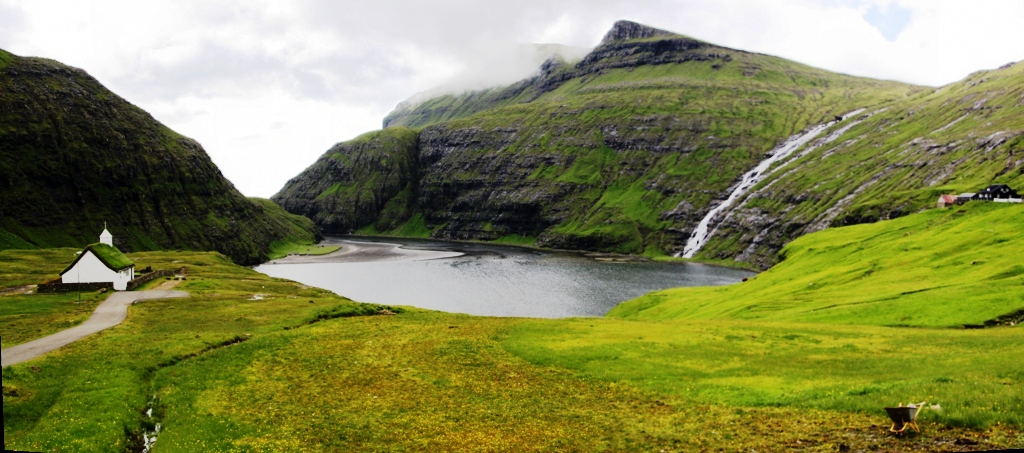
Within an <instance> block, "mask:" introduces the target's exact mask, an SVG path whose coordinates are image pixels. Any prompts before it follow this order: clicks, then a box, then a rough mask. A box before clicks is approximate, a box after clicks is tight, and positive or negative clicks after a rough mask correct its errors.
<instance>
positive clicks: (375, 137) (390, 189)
mask: <svg viewBox="0 0 1024 453" xmlns="http://www.w3.org/2000/svg"><path fill="white" fill-rule="evenodd" d="M418 157H419V151H418V136H417V133H416V132H415V131H413V130H412V129H408V128H404V127H395V128H389V129H385V130H383V131H377V132H370V133H367V134H363V135H361V136H359V137H357V138H355V139H353V140H351V141H348V142H345V143H339V144H337V145H335V146H334V147H332V148H331V149H330V150H329V151H328V152H327V153H325V154H324V155H323V156H321V157H320V159H318V160H317V161H316V162H315V163H314V164H313V165H311V166H310V167H309V168H307V169H306V170H305V171H303V173H302V175H300V176H298V177H296V178H294V179H292V180H291V181H289V182H288V184H286V185H285V187H284V189H282V190H281V191H280V192H278V193H277V194H276V195H274V197H273V200H274V201H275V202H277V203H278V204H280V205H281V206H282V207H284V208H285V209H286V210H288V211H289V212H292V213H295V214H299V215H304V216H306V217H308V218H311V219H313V221H315V222H316V224H317V226H318V227H319V228H321V229H322V230H324V231H329V232H346V233H348V232H352V231H353V230H355V229H358V228H361V227H365V226H367V225H371V224H373V225H376V227H377V228H378V229H379V230H381V231H387V230H391V229H394V228H395V227H396V226H398V225H400V224H402V223H404V222H406V221H407V220H409V218H410V217H412V215H413V208H414V203H415V201H416V193H415V188H416V181H417V179H418V178H417V172H418V169H417V159H418Z"/></svg>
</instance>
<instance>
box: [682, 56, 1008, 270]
mask: <svg viewBox="0 0 1024 453" xmlns="http://www.w3.org/2000/svg"><path fill="white" fill-rule="evenodd" d="M844 123H847V124H843V123H841V124H840V125H837V126H836V127H835V128H834V130H833V131H829V132H827V133H826V134H825V135H831V134H833V133H835V134H836V135H835V136H833V137H832V138H833V140H832V141H831V142H829V143H824V144H821V145H820V146H818V147H817V148H813V149H810V150H808V151H810V152H809V153H807V154H806V155H805V156H804V157H802V158H801V159H798V160H796V161H794V162H792V163H790V164H789V165H787V166H786V167H784V168H782V169H780V170H779V171H777V172H776V173H774V174H773V175H772V177H770V178H768V179H767V180H765V181H764V182H762V183H761V184H760V185H759V186H758V187H757V188H755V190H753V191H752V192H751V195H750V196H749V197H747V198H746V199H745V200H741V201H740V202H738V203H737V204H736V205H735V206H738V208H737V209H735V210H733V211H732V212H731V213H730V214H729V215H728V216H727V218H725V220H724V223H723V224H722V225H721V227H720V228H719V229H718V232H717V233H716V234H715V236H714V237H713V238H712V239H711V240H710V241H709V243H708V244H707V246H706V247H705V248H704V249H703V250H702V251H701V252H700V253H699V254H698V255H697V257H698V258H703V259H733V258H736V259H738V260H741V261H745V262H748V263H751V264H754V265H756V266H757V267H760V268H767V267H768V266H770V265H771V264H772V263H774V262H775V257H776V253H777V251H778V250H779V249H780V248H781V247H782V246H783V245H785V243H786V242H788V241H789V240H791V239H793V238H795V237H798V236H800V235H802V234H806V233H809V232H813V231H818V230H820V229H823V228H826V227H830V226H841V225H851V224H857V223H864V222H874V221H878V220H881V219H886V218H893V217H898V216H902V215H906V214H909V213H913V212H918V211H920V210H922V209H925V208H930V207H933V206H935V203H936V200H937V199H938V197H939V195H941V194H948V193H954V194H957V193H963V192H978V191H980V190H981V189H983V188H985V187H987V186H988V185H990V184H994V183H1001V184H1009V185H1010V186H1011V187H1013V188H1015V189H1017V190H1018V191H1022V190H1024V63H1017V64H1010V65H1006V66H1004V67H1002V68H1000V69H996V70H991V71H980V72H977V73H974V74H972V75H970V76H969V77H967V78H966V79H964V80H962V81H960V82H957V83H953V84H950V85H947V86H944V87H942V88H939V89H936V90H928V91H926V92H922V93H918V94H917V95H914V96H911V97H909V98H907V99H905V100H902V101H898V102H894V103H892V104H889V105H885V106H875V107H871V108H870V109H868V110H867V111H866V112H865V113H864V115H861V116H860V117H858V118H854V119H852V123H854V124H852V125H851V124H849V122H844ZM851 126H852V127H851ZM843 131H845V132H843Z"/></svg>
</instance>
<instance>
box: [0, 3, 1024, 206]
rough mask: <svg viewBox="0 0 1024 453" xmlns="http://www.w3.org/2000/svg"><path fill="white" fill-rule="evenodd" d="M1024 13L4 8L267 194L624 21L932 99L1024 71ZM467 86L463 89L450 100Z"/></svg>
mask: <svg viewBox="0 0 1024 453" xmlns="http://www.w3.org/2000/svg"><path fill="white" fill-rule="evenodd" d="M1021 18H1024V1H1018V0H1006V1H996V0H972V1H960V0H958V1H950V0H787V1H782V0H677V1H672V0H646V1H645V0H640V1H638V0H564V1H558V0H517V1H485V0H478V1H464V0H440V1H433V0H390V1H389V0H376V1H359V2H355V1H331V0H292V1H287V2H286V1H271V0H244V1H242V0H239V1H213V0H173V1H155V0H147V1H139V0H90V1H87V2H85V1H77V0H66V1H54V0H0V48H3V49H5V50H7V51H9V52H12V53H15V54H18V55H26V56H41V57H47V58H52V59H55V60H59V61H61V62H63V63H66V64H69V65H72V66H77V67H80V68H82V69H85V70H86V71H88V72H89V73H90V74H91V75H93V76H94V77H96V78H97V79H99V81H100V82H102V83H103V84H104V85H106V86H107V87H108V88H110V89H111V90H113V91H114V92H116V93H117V94H119V95H121V96H122V97H124V98H126V99H127V100H129V101H130V102H132V103H134V104H136V105H139V106H140V107H142V108H143V109H145V110H147V111H149V112H150V113H152V114H153V116H154V117H156V118H157V119H158V120H160V121H161V122H163V123H165V124H167V125H168V126H170V127H171V128H172V129H174V130H176V131H178V132H180V133H182V134H184V135H187V136H190V137H192V138H195V139H196V140H198V141H199V142H200V143H202V144H203V146H204V147H205V149H206V151H207V152H208V153H209V154H210V156H211V157H212V158H213V160H214V162H215V163H216V164H217V165H218V166H219V167H220V168H221V170H222V171H223V172H224V174H225V176H227V177H228V179H230V180H231V181H232V182H234V183H235V185H236V186H237V187H238V189H239V190H241V191H242V192H243V193H244V194H246V195H250V196H261V197H269V196H270V195H272V194H274V193H275V192H277V190H279V189H280V188H281V186H282V185H283V184H284V183H285V182H286V181H287V180H288V179H289V178H291V177H293V176H295V175H296V174H298V173H299V172H300V171H302V170H303V169H304V168H306V167H307V166H308V165H310V164H311V163H312V162H313V161H314V160H315V159H316V158H317V157H318V156H320V155H321V154H322V153H323V152H324V151H326V150H327V148H329V147H330V146H331V145H333V144H334V143H336V142H339V141H344V140H348V139H350V138H353V137H355V136H357V135H359V134H361V133H363V132H367V131H371V130H375V129H379V128H380V124H381V119H382V118H383V117H384V115H386V114H387V113H388V112H389V111H390V110H391V109H392V108H394V106H395V105H396V104H397V103H399V102H401V101H402V100H403V99H406V98H408V97H410V96H412V95H413V94H415V93H417V92H420V91H425V90H428V89H431V88H434V87H437V86H439V85H446V86H450V87H461V88H476V87H481V86H485V85H490V84H501V83H509V82H512V81H514V80H517V79H519V78H522V77H525V76H528V75H530V73H531V72H532V71H533V70H534V69H535V68H534V67H533V65H534V64H535V62H534V61H532V60H531V58H533V57H534V56H532V55H528V52H527V53H524V52H523V46H522V44H525V43H561V44H567V45H573V46H585V47H592V46H594V45H595V44H597V42H598V41H600V39H601V36H602V35H604V33H605V32H606V31H607V30H608V29H609V28H610V27H611V25H612V23H614V22H615V21H616V20H619V19H629V20H633V21H637V22H641V23H645V24H649V25H652V26H655V27H658V28H663V29H666V30H670V31H674V32H678V33H682V34H686V35H689V36H692V37H695V38H699V39H703V40H706V41H710V42H713V43H716V44H720V45H724V46H728V47H733V48H738V49H744V50H751V51H756V52H762V53H768V54H772V55H777V56H780V57H784V58H789V59H792V60H796V61H799V62H802V63H807V64H810V65H813V66H817V67H821V68H825V69H829V70H833V71H838V72H843V73H848V74H855V75H863V76H870V77H877V78H884V79H895V80H901V81H905V82H912V83H917V84H923V85H943V84H946V83H950V82H953V81H956V80H958V79H960V78H962V77H964V76H966V75H967V74H969V73H971V72H973V71H976V70H979V69H991V68H995V67H998V66H1001V65H1003V64H1005V63H1008V62H1011V61H1019V60H1024V45H1022V43H1024V27H1022V26H1021V24H1020V20H1021ZM455 89H459V88H455Z"/></svg>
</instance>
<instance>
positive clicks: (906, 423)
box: [885, 402, 927, 437]
mask: <svg viewBox="0 0 1024 453" xmlns="http://www.w3.org/2000/svg"><path fill="white" fill-rule="evenodd" d="M925 404H927V403H923V402H922V403H920V404H910V405H907V406H904V405H903V403H900V406H899V407H887V408H885V413H886V414H889V419H890V420H892V426H891V427H890V428H889V432H891V433H895V434H896V435H897V436H900V437H902V436H903V432H904V431H906V430H907V428H910V429H912V430H914V431H917V432H918V434H920V433H921V428H920V427H918V426H917V415H918V414H920V413H921V409H924V408H925Z"/></svg>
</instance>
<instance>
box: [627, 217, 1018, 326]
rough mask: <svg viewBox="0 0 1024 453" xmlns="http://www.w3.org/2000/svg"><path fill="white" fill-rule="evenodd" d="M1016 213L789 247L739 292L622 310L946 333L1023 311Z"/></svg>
mask: <svg viewBox="0 0 1024 453" xmlns="http://www.w3.org/2000/svg"><path fill="white" fill-rule="evenodd" d="M1022 224H1024V205H1006V204H1001V203H980V202H978V203H969V204H967V205H965V206H961V207H957V208H955V209H932V210H928V211H926V212H923V213H920V214H915V215H911V216H907V217H903V218H899V219H895V220H889V221H885V222H879V223H873V224H865V225H857V226H851V227H844V228H838V229H829V230H825V231H822V232H819V233H815V234H811V235H807V236H804V237H802V238H800V239H797V240H796V241H793V242H792V243H791V244H790V245H788V246H787V247H786V248H785V249H783V251H782V253H783V255H784V256H785V259H784V260H783V261H782V262H781V263H779V264H778V265H776V266H775V267H773V268H772V269H770V270H769V271H767V272H764V273H762V274H760V275H758V276H757V277H756V278H753V279H752V280H750V281H748V282H744V283H742V284H737V285H731V286H726V287H717V288H678V289H670V290H665V291H660V292H656V293H651V294H649V295H646V296H643V297H641V298H639V299H636V300H633V301H630V302H626V303H623V304H620V305H619V306H618V307H616V308H615V309H613V310H612V311H611V313H609V316H612V317H624V318H632V319H748V320H753V319H759V320H773V321H801V322H825V323H837V324H872V325H893V326H895V325H905V326H919V327H924V326H929V327H952V326H960V325H963V324H982V323H984V322H985V321H988V320H992V319H995V318H997V317H1000V316H1002V315H1006V314H1010V313H1013V312H1016V311H1018V310H1021V309H1022V308H1024V265H1022V264H1021V263H1022V262H1021V258H1020V253H1021V251H1022V250H1024V229H1022V228H1021V227H1020V226H1021V225H1022Z"/></svg>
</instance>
